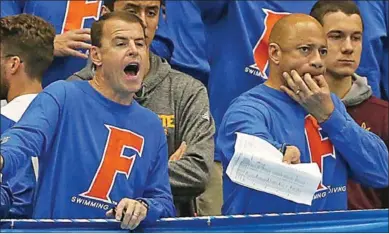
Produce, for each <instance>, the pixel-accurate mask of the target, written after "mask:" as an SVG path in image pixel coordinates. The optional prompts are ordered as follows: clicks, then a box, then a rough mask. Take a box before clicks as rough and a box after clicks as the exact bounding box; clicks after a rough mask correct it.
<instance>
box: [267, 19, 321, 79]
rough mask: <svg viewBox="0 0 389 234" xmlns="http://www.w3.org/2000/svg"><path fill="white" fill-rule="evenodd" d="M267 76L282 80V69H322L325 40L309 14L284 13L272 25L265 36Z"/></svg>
mask: <svg viewBox="0 0 389 234" xmlns="http://www.w3.org/2000/svg"><path fill="white" fill-rule="evenodd" d="M268 54H269V65H270V70H269V72H270V76H269V80H272V81H274V80H275V79H276V80H278V82H282V80H283V78H282V75H281V74H282V73H283V72H290V71H292V70H296V71H297V73H299V74H300V75H303V74H305V73H309V74H311V75H313V76H316V75H320V74H323V73H324V70H325V68H324V64H323V59H324V57H325V56H326V54H327V41H326V37H325V35H324V30H323V27H322V26H321V24H320V23H319V22H318V21H317V20H316V19H314V18H313V17H311V16H309V15H304V14H291V15H287V16H284V17H283V18H281V19H280V20H278V21H277V23H276V24H275V25H274V27H273V29H272V31H271V33H270V38H269V50H268Z"/></svg>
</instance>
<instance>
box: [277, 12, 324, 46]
mask: <svg viewBox="0 0 389 234" xmlns="http://www.w3.org/2000/svg"><path fill="white" fill-rule="evenodd" d="M307 33H308V34H310V33H319V35H320V36H321V35H323V36H324V32H323V27H322V26H321V24H320V23H319V22H318V21H317V20H316V19H315V18H313V17H312V16H309V15H305V14H291V15H287V16H285V17H283V18H281V19H280V20H278V21H277V23H276V24H275V25H274V27H273V29H272V31H271V33H270V38H269V43H277V44H278V45H280V46H281V47H282V46H283V45H285V44H286V43H288V42H290V41H295V40H296V37H301V36H305V35H307Z"/></svg>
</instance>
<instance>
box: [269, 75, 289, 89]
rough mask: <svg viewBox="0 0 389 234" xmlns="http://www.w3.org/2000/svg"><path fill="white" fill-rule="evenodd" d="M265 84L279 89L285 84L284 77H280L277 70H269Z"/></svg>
mask: <svg viewBox="0 0 389 234" xmlns="http://www.w3.org/2000/svg"><path fill="white" fill-rule="evenodd" d="M264 84H265V85H266V86H268V87H270V88H273V89H276V90H281V86H282V85H285V86H287V85H286V84H285V82H284V78H283V77H282V75H281V74H278V72H275V71H273V72H270V74H269V78H268V79H267V80H266V81H265V83H264Z"/></svg>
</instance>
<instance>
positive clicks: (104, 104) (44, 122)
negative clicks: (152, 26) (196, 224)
mask: <svg viewBox="0 0 389 234" xmlns="http://www.w3.org/2000/svg"><path fill="white" fill-rule="evenodd" d="M91 38H92V49H91V53H90V54H91V59H92V62H93V63H94V64H95V67H96V72H95V75H94V79H92V80H91V81H74V82H65V81H58V82H55V83H53V84H52V85H50V86H48V87H47V88H46V89H45V90H43V91H42V92H41V93H40V94H39V95H38V96H37V97H36V98H35V99H34V101H33V102H32V103H31V105H30V107H29V108H28V109H27V111H26V112H25V114H24V115H23V117H22V118H21V119H20V121H19V122H18V123H16V124H15V126H14V127H13V128H11V129H9V130H8V131H6V132H5V133H4V134H3V135H2V136H1V137H2V140H1V151H0V154H1V155H0V172H2V173H4V174H7V175H8V178H9V177H15V176H16V175H17V171H18V169H19V168H21V167H22V166H23V165H24V164H26V162H27V161H28V160H30V156H31V155H37V157H38V160H39V165H41V167H40V170H39V178H38V183H37V184H38V187H37V188H36V199H35V201H34V213H33V218H34V219H41V218H48V219H77V218H92V219H93V218H105V217H106V215H109V216H112V215H113V211H110V209H111V208H112V207H114V206H116V205H117V206H116V209H115V210H116V216H115V218H116V219H117V220H119V221H121V227H122V228H126V229H127V228H128V229H134V228H136V227H137V226H138V225H139V224H140V222H142V221H143V222H146V223H149V222H155V221H156V220H157V219H159V218H163V217H171V216H174V214H175V209H174V205H173V198H172V194H171V189H170V184H169V175H168V157H167V144H166V137H165V134H164V130H163V128H162V126H161V122H160V120H159V118H158V116H157V115H155V114H154V113H152V112H151V111H150V110H148V109H146V108H143V107H141V106H140V105H139V104H138V103H137V102H135V101H134V100H133V96H134V93H135V92H137V91H138V90H139V89H140V88H141V84H142V80H143V76H144V75H145V72H146V69H147V44H146V37H145V27H144V25H143V22H142V20H141V19H139V18H138V17H137V16H135V15H133V14H130V13H127V12H113V13H108V14H105V15H104V16H102V17H101V18H100V19H99V20H98V21H97V22H95V23H94V24H93V26H92V30H91ZM74 178H77V179H76V180H74Z"/></svg>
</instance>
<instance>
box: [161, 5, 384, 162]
mask: <svg viewBox="0 0 389 234" xmlns="http://www.w3.org/2000/svg"><path fill="white" fill-rule="evenodd" d="M193 1H194V2H195V3H196V5H197V6H198V9H199V10H200V12H201V17H202V20H203V23H204V30H205V38H206V52H207V55H208V61H209V64H210V73H209V79H208V93H209V101H210V108H211V113H212V116H213V117H214V119H215V124H216V129H219V126H220V123H221V121H222V118H223V116H224V114H225V112H226V111H227V109H228V107H229V105H230V103H231V101H232V100H233V99H235V98H236V97H238V96H239V95H240V94H242V93H244V92H246V91H247V90H249V89H251V88H253V87H255V86H256V85H258V84H261V83H263V82H264V81H266V80H267V76H268V74H269V68H268V51H267V49H268V42H269V41H268V40H269V36H270V32H271V29H272V27H273V25H274V24H275V22H277V19H279V18H281V17H282V16H284V15H286V14H289V13H304V14H309V13H310V11H311V9H312V7H313V5H314V4H315V3H316V1H274V0H267V1H236V0H193ZM356 4H357V5H358V6H359V7H360V11H361V14H362V17H363V21H364V22H365V24H364V30H365V32H364V38H363V48H362V59H361V64H360V68H359V70H358V74H360V75H362V76H366V77H367V79H368V82H369V85H370V86H371V87H372V90H373V94H374V95H375V96H377V97H380V96H381V92H380V82H381V83H382V84H383V86H382V87H383V88H384V90H386V91H385V92H386V94H387V95H388V89H389V88H388V82H389V79H388V53H389V52H388V23H387V21H388V17H387V12H388V1H359V0H358V1H356ZM168 17H169V16H168ZM173 57H174V56H173ZM217 134H218V133H217ZM219 158H220V155H218V154H217V153H216V154H215V160H217V159H219Z"/></svg>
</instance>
